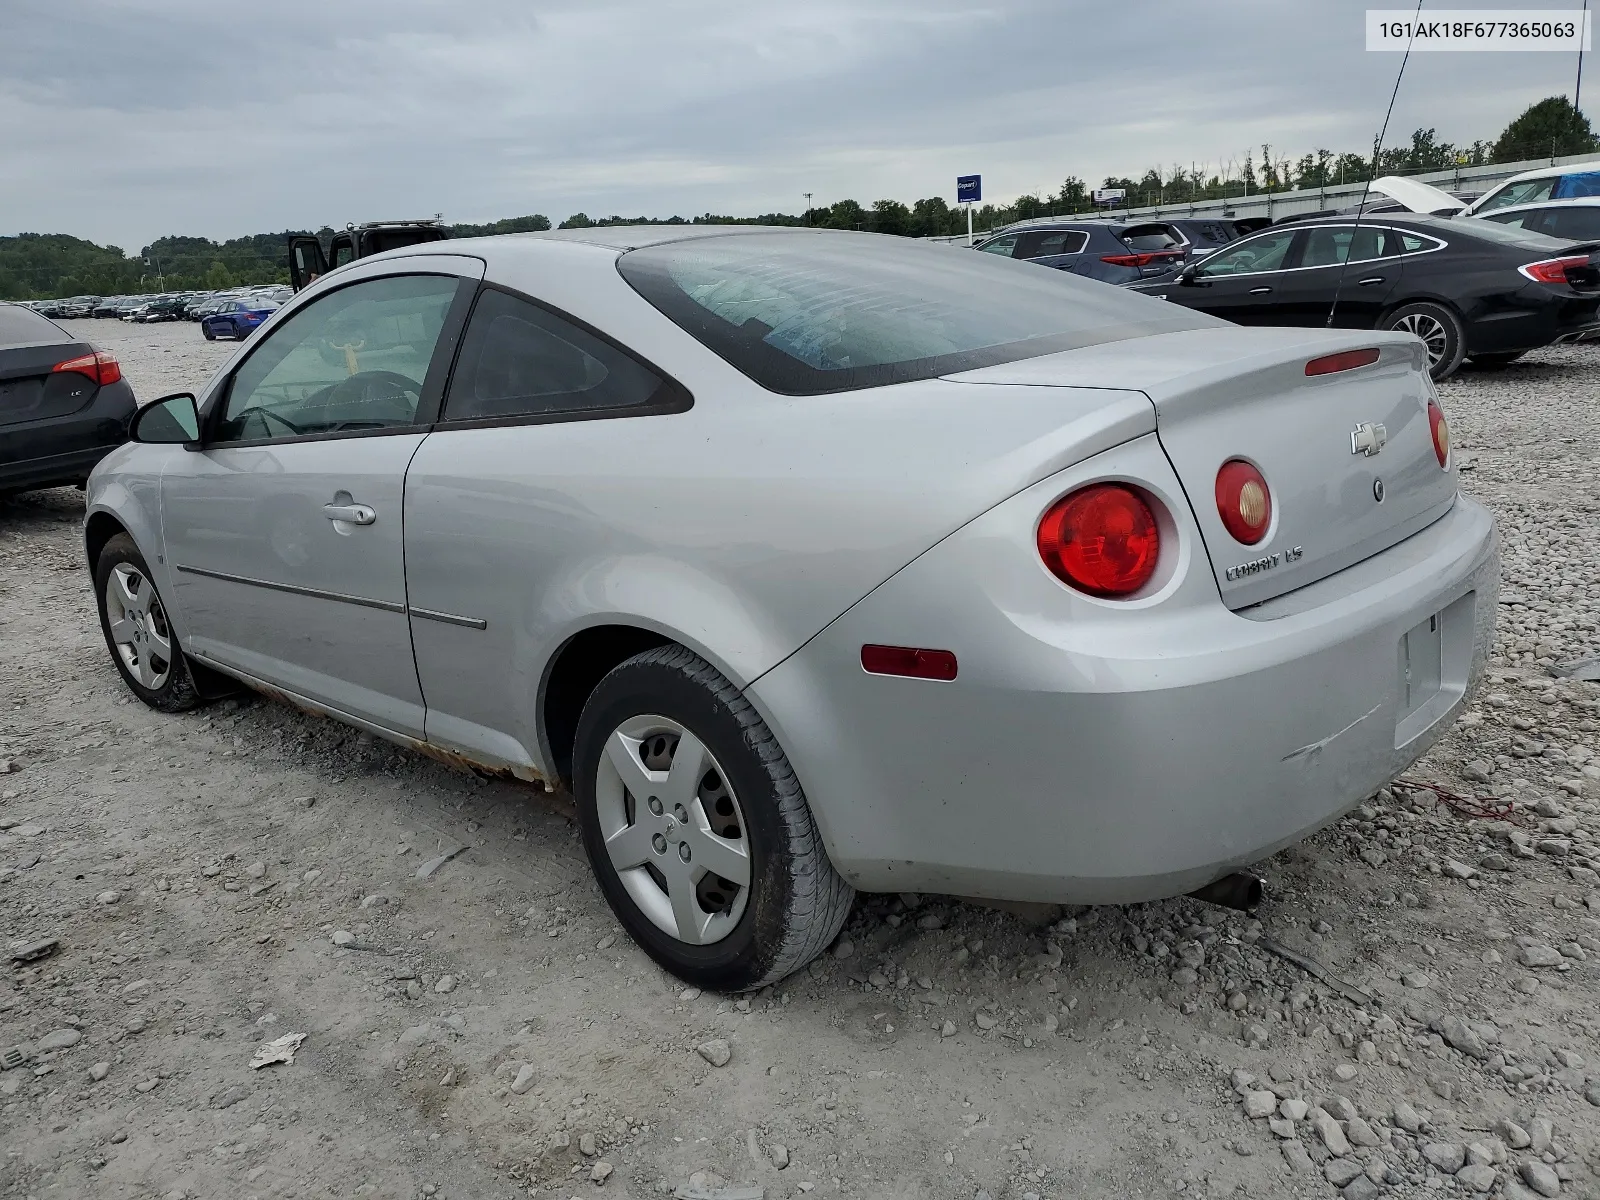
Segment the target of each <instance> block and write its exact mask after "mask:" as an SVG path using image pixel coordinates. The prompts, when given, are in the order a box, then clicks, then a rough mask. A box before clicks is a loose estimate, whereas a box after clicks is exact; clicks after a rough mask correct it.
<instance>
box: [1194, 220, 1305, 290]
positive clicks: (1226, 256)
mask: <svg viewBox="0 0 1600 1200" xmlns="http://www.w3.org/2000/svg"><path fill="white" fill-rule="evenodd" d="M1297 233H1299V230H1297V229H1282V230H1278V231H1276V232H1274V233H1263V234H1261V235H1260V236H1259V237H1253V238H1250V239H1249V240H1248V241H1244V242H1240V243H1238V244H1237V245H1234V246H1230V247H1229V248H1228V249H1226V250H1218V251H1217V252H1216V253H1215V254H1213V255H1212V256H1211V257H1210V258H1208V259H1206V260H1205V261H1204V262H1203V263H1202V264H1201V265H1200V267H1199V269H1198V271H1197V272H1196V274H1197V275H1198V276H1199V277H1200V278H1202V279H1212V278H1215V277H1218V276H1223V275H1252V274H1255V273H1257V272H1260V271H1278V270H1282V269H1283V263H1284V259H1285V258H1287V257H1288V254H1289V247H1290V246H1291V245H1292V244H1293V242H1294V239H1295V235H1296V234H1297Z"/></svg>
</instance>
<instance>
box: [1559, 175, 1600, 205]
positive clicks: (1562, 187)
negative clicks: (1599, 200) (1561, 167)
mask: <svg viewBox="0 0 1600 1200" xmlns="http://www.w3.org/2000/svg"><path fill="white" fill-rule="evenodd" d="M1550 195H1551V197H1552V198H1554V199H1556V200H1572V199H1575V198H1577V197H1579V196H1600V171H1580V172H1579V173H1578V174H1576V175H1563V176H1561V178H1560V179H1558V180H1556V186H1555V187H1554V189H1552V190H1551V192H1550Z"/></svg>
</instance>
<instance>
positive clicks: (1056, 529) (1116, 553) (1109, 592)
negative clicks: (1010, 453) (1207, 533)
mask: <svg viewBox="0 0 1600 1200" xmlns="http://www.w3.org/2000/svg"><path fill="white" fill-rule="evenodd" d="M1038 545H1039V557H1040V558H1041V559H1043V560H1044V565H1045V567H1046V568H1047V569H1048V570H1049V572H1050V573H1051V574H1052V575H1054V576H1055V577H1056V578H1057V579H1059V580H1061V582H1062V583H1064V584H1066V585H1067V586H1068V587H1071V588H1075V589H1077V590H1078V591H1080V592H1085V593H1087V594H1088V595H1091V596H1100V597H1103V598H1106V599H1116V598H1119V597H1123V596H1131V595H1133V594H1134V593H1135V592H1137V591H1139V590H1140V589H1141V588H1143V587H1144V586H1145V585H1146V584H1147V583H1149V582H1150V580H1151V579H1152V578H1153V577H1154V576H1155V573H1156V562H1157V560H1158V559H1159V558H1160V557H1161V531H1160V529H1159V528H1158V527H1157V525H1156V517H1155V513H1154V512H1152V511H1151V509H1150V505H1149V503H1148V502H1147V501H1146V500H1145V498H1144V497H1143V496H1141V495H1140V494H1139V493H1138V492H1136V491H1134V490H1133V489H1132V488H1131V487H1129V486H1127V485H1126V484H1122V483H1095V484H1091V485H1089V486H1088V487H1086V488H1080V489H1079V490H1078V491H1076V492H1072V493H1070V494H1069V495H1066V496H1063V497H1062V498H1061V499H1059V500H1057V501H1056V502H1055V503H1054V504H1052V505H1051V506H1050V507H1049V508H1048V509H1046V510H1045V514H1044V517H1043V518H1042V519H1041V520H1040V521H1039V532H1038Z"/></svg>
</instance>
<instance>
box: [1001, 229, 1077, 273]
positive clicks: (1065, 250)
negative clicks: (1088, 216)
mask: <svg viewBox="0 0 1600 1200" xmlns="http://www.w3.org/2000/svg"><path fill="white" fill-rule="evenodd" d="M1088 244H1089V235H1088V234H1087V233H1085V232H1084V231H1083V230H1081V229H1030V230H1027V231H1026V232H1024V233H1019V234H1018V235H1017V245H1016V248H1015V249H1014V250H1013V251H1012V252H1011V257H1012V258H1023V259H1027V260H1028V261H1029V262H1032V263H1037V264H1039V266H1041V267H1054V268H1056V269H1057V270H1059V271H1074V270H1076V269H1077V267H1078V265H1079V262H1080V260H1081V259H1082V258H1083V250H1084V247H1085V246H1087V245H1088Z"/></svg>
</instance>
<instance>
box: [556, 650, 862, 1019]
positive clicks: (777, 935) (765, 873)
mask: <svg viewBox="0 0 1600 1200" xmlns="http://www.w3.org/2000/svg"><path fill="white" fill-rule="evenodd" d="M573 777H574V786H575V790H576V793H577V802H578V818H579V821H580V823H581V826H582V829H583V841H584V847H585V849H586V850H587V851H588V854H589V862H590V865H591V866H592V867H593V868H594V872H595V877H596V878H597V879H598V880H599V883H600V888H601V890H602V891H603V892H604V893H605V896H606V900H607V901H608V902H609V903H610V905H611V908H612V911H613V912H615V913H616V915H617V918H618V920H620V921H621V922H622V924H623V926H624V927H625V928H626V929H627V931H628V933H629V934H630V935H632V937H633V939H634V941H636V942H638V943H639V945H640V946H642V947H643V948H644V950H645V951H646V953H648V954H649V955H650V956H651V957H652V958H654V959H655V960H656V961H657V962H658V963H660V964H661V965H662V966H663V967H665V968H666V969H667V970H669V971H671V972H672V973H673V974H675V975H677V976H678V977H680V978H681V979H684V980H685V981H687V982H689V983H692V984H695V985H696V986H698V987H705V988H713V989H717V990H720V991H742V990H746V989H749V988H755V987H760V986H762V985H763V984H766V983H771V982H773V981H775V980H778V979H782V978H783V977H784V976H786V975H789V974H791V973H792V972H794V971H796V970H798V969H799V968H800V967H802V966H804V965H805V964H806V963H807V962H809V961H810V960H811V959H813V958H815V957H816V956H817V955H818V954H820V953H821V952H822V951H823V950H824V949H825V948H826V947H827V946H828V944H829V943H830V942H831V941H832V940H833V939H834V937H835V936H836V935H837V934H838V932H839V929H840V927H841V926H843V924H844V921H845V918H846V917H847V916H848V915H849V912H850V903H851V900H852V898H853V897H854V892H853V891H852V889H851V888H850V886H849V885H848V884H847V883H845V882H844V880H843V879H841V878H840V877H839V875H838V873H837V872H836V871H835V870H834V869H833V864H832V863H831V862H829V861H828V856H827V853H826V851H825V850H824V849H823V847H822V841H821V839H820V837H819V836H818V835H817V829H816V825H815V824H814V822H813V821H812V817H811V810H810V808H809V807H808V806H807V804H806V799H805V795H804V793H803V792H802V791H801V790H800V783H799V780H797V779H796V778H795V774H794V771H793V769H792V768H791V767H790V766H789V762H788V760H787V759H786V758H785V757H784V754H783V750H782V749H781V748H780V747H779V745H778V742H777V739H776V738H775V737H774V736H773V734H772V731H771V730H770V729H768V728H767V726H766V724H765V722H763V721H762V720H761V717H760V716H759V715H758V714H757V713H756V711H755V709H754V708H753V707H751V705H750V702H749V701H748V700H746V699H745V698H744V697H743V696H741V695H740V694H739V691H738V689H737V688H735V687H734V686H733V684H731V683H730V682H729V681H728V680H727V679H725V678H723V676H722V675H721V674H719V673H718V672H717V670H716V668H714V667H712V666H711V664H710V663H707V662H706V661H705V660H704V659H701V658H699V657H698V656H696V655H695V654H693V653H691V652H690V651H689V650H687V649H685V648H683V647H681V646H666V647H661V648H658V649H654V650H648V651H646V652H644V653H643V654H639V655H636V656H634V657H633V658H631V659H629V660H628V661H627V662H625V663H623V664H622V665H621V666H619V667H617V668H616V669H615V670H613V671H612V672H611V673H610V674H609V675H607V676H606V677H605V678H604V679H603V680H601V681H600V684H599V685H598V686H597V687H596V688H595V690H594V693H593V694H592V695H591V696H590V697H589V700H588V703H587V704H585V705H584V709H583V715H582V717H581V718H580V719H579V722H578V730H577V739H576V744H575V746H574V751H573Z"/></svg>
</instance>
